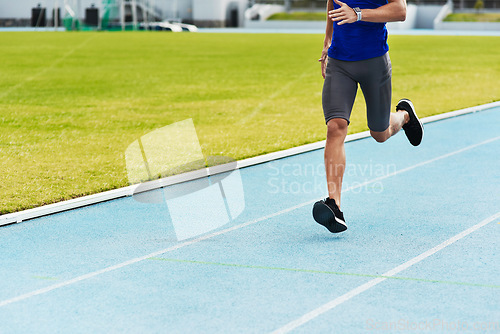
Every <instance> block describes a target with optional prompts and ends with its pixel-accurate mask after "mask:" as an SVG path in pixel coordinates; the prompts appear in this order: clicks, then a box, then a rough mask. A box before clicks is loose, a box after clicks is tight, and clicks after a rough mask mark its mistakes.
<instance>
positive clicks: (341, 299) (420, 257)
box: [272, 212, 500, 334]
mask: <svg viewBox="0 0 500 334" xmlns="http://www.w3.org/2000/svg"><path fill="white" fill-rule="evenodd" d="M497 218H500V212H497V213H496V214H494V215H493V216H491V217H488V218H486V219H485V220H483V221H481V222H480V223H478V224H476V225H474V226H472V227H470V228H468V229H467V230H465V231H463V232H461V233H459V234H457V235H455V236H454V237H451V238H450V239H448V240H446V241H444V242H443V243H441V244H439V245H437V246H436V247H434V248H431V249H429V250H428V251H426V252H424V253H422V254H420V255H418V256H416V257H414V258H413V259H411V260H409V261H407V262H405V263H403V264H401V265H399V266H397V267H395V268H393V269H391V270H389V271H388V272H386V273H385V274H382V276H384V277H377V278H374V279H372V280H370V281H368V282H367V283H365V284H362V285H360V286H358V287H357V288H354V289H352V290H351V291H349V292H347V293H345V294H343V295H342V296H339V297H337V298H335V299H333V300H332V301H330V302H328V303H326V304H324V305H321V306H320V307H318V308H316V309H314V310H312V311H311V312H308V313H306V314H304V315H303V316H302V317H300V318H298V319H296V320H293V321H291V322H289V323H288V324H286V325H285V326H283V327H281V328H279V329H277V330H275V331H273V332H272V334H282V333H288V332H290V331H292V330H294V329H296V328H297V327H299V326H302V325H303V324H305V323H306V322H309V321H311V320H313V319H314V318H316V317H318V316H320V315H321V314H323V313H325V312H328V311H330V310H331V309H333V308H335V307H337V306H339V305H340V304H342V303H344V302H346V301H348V300H350V299H351V298H353V297H355V296H357V295H359V294H361V293H363V292H365V291H366V290H368V289H371V288H373V287H374V286H376V285H377V284H379V283H382V282H383V281H385V280H386V279H388V278H390V277H392V276H394V275H396V274H398V273H399V272H401V271H403V270H405V269H408V268H410V267H411V266H413V265H414V264H417V263H419V262H420V261H422V260H425V259H426V258H428V257H429V256H431V255H433V254H435V253H437V252H439V251H440V250H442V249H444V248H446V247H448V246H449V245H451V244H453V243H454V242H456V241H458V240H460V239H462V238H464V237H465V236H467V235H469V234H471V233H472V232H474V231H477V230H478V229H480V228H481V227H483V226H485V225H487V224H489V223H491V222H492V221H494V220H495V219H497Z"/></svg>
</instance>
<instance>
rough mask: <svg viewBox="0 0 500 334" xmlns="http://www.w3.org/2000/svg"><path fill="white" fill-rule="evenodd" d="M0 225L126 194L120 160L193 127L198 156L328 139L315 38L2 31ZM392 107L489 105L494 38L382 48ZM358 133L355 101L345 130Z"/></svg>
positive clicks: (362, 122) (246, 153) (406, 39)
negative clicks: (158, 132)
mask: <svg viewBox="0 0 500 334" xmlns="http://www.w3.org/2000/svg"><path fill="white" fill-rule="evenodd" d="M0 36H1V37H0V38H1V40H2V43H1V44H0V54H1V55H2V56H1V60H2V65H1V66H0V75H1V78H2V80H1V81H0V108H1V123H0V127H1V129H0V155H1V159H0V168H1V170H2V173H1V175H0V178H1V179H0V213H2V214H4V213H8V212H12V211H16V210H21V209H26V208H31V207H35V206H39V205H43V204H47V203H52V202H56V201H60V200H65V199H69V198H74V197H77V196H82V195H86V194H91V193H96V192H100V191H104V190H109V189H113V188H117V187H122V186H127V185H128V181H127V174H126V169H125V159H124V152H125V150H126V148H127V147H128V145H129V144H130V143H132V142H133V141H134V140H136V139H137V138H139V137H140V136H142V135H144V134H146V133H148V132H150V131H152V130H154V129H157V128H159V127H162V126H165V125H168V124H171V123H173V122H176V121H180V120H184V119H186V118H192V119H193V121H194V124H195V126H196V129H197V132H198V136H199V139H200V143H201V145H202V149H203V152H204V154H205V155H226V156H231V157H234V158H236V159H243V158H247V157H252V156H256V155H260V154H263V153H268V152H272V151H277V150H282V149H286V148H290V147H293V146H297V145H302V144H306V143H311V142H315V141H319V140H323V139H324V138H325V125H324V121H323V115H322V110H321V88H322V83H323V79H322V77H321V75H320V70H319V63H318V62H317V59H318V58H319V56H320V53H321V47H322V42H323V36H321V35H292V34H289V35H288V34H255V35H254V34H189V33H184V34H171V33H156V32H126V33H121V32H116V33H105V32H98V33H97V32H94V33H92V32H89V33H41V32H33V33H27V32H26V33H19V32H13V33H10V32H9V33H7V32H3V33H0ZM390 47H391V58H392V64H393V87H394V94H393V101H394V102H396V101H397V100H398V99H399V98H401V97H409V98H411V99H412V100H413V101H414V103H415V105H416V108H417V110H418V112H419V114H420V115H421V116H428V115H433V114H438V113H443V112H447V111H451V110H456V109H460V108H464V107H469V106H474V105H478V104H483V103H487V102H492V101H496V100H499V99H500V91H499V89H498V78H499V77H500V63H499V62H498V59H500V39H499V38H498V37H438V36H392V37H391V38H390ZM365 129H366V118H365V115H364V105H363V99H362V96H359V98H358V100H357V102H356V105H355V110H354V112H353V116H352V124H351V127H350V132H351V133H353V132H359V131H363V130H365Z"/></svg>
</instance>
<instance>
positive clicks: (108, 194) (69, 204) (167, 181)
mask: <svg viewBox="0 0 500 334" xmlns="http://www.w3.org/2000/svg"><path fill="white" fill-rule="evenodd" d="M499 106H500V101H497V102H493V103H488V104H483V105H480V106H475V107H470V108H466V109H460V110H456V111H452V112H448V113H444V114H440V115H435V116H430V117H426V118H423V119H422V123H429V122H435V121H439V120H444V119H448V118H452V117H456V116H460V115H464V114H470V113H474V112H477V111H482V110H486V109H490V108H495V107H499ZM369 136H370V133H369V131H364V132H360V133H355V134H351V135H348V136H347V138H346V140H345V141H346V142H350V141H354V140H358V139H363V138H366V137H369ZM323 147H325V141H324V140H323V141H320V142H316V143H312V144H307V145H302V146H298V147H293V148H290V149H287V150H283V151H278V152H273V153H269V154H265V155H261V156H257V157H253V158H249V159H245V160H240V161H237V164H236V168H244V167H249V166H254V165H258V164H261V163H265V162H269V161H273V160H277V159H282V158H286V157H290V156H293V155H297V154H301V153H305V152H310V151H314V150H318V149H321V148H323ZM232 169H234V164H226V165H220V166H214V167H211V168H210V171H209V169H208V168H205V169H201V170H197V171H193V172H188V173H184V174H180V175H174V176H170V177H166V178H163V179H159V180H155V181H150V182H146V183H143V184H141V192H142V191H148V190H154V189H158V188H162V187H166V186H169V185H172V184H178V183H182V182H187V181H191V180H195V179H199V178H203V177H206V176H208V175H215V174H220V173H224V172H227V171H230V170H232ZM138 186H139V185H132V186H128V187H123V188H119V189H115V190H110V191H105V192H102V193H98V194H94V195H89V196H83V197H79V198H75V199H71V200H68V201H63V202H58V203H54V204H49V205H44V206H41V207H38V208H33V209H29V210H24V211H19V212H13V213H9V214H5V215H1V216H0V226H3V225H9V224H14V223H21V222H23V221H25V220H29V219H33V218H38V217H42V216H46V215H51V214H54V213H58V212H63V211H67V210H72V209H76V208H81V207H84V206H87V205H92V204H97V203H101V202H105V201H109V200H113V199H118V198H121V197H126V196H132V195H133V194H134V190H135V189H136V188H137V187H138Z"/></svg>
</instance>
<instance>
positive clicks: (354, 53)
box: [328, 0, 389, 61]
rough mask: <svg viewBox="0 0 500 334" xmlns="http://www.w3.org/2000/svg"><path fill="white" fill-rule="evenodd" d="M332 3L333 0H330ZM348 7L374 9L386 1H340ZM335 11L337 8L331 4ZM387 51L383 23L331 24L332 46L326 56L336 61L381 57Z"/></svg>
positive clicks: (385, 31)
mask: <svg viewBox="0 0 500 334" xmlns="http://www.w3.org/2000/svg"><path fill="white" fill-rule="evenodd" d="M332 1H333V0H332ZM341 1H343V2H345V3H346V4H347V5H348V6H349V7H351V8H354V7H359V8H361V9H365V8H369V9H375V8H378V7H381V6H383V5H385V4H387V0H341ZM333 4H334V7H335V9H338V8H339V5H337V4H336V3H335V2H333ZM387 51H389V45H388V44H387V28H386V26H385V23H373V22H364V21H358V22H354V23H345V24H343V25H340V26H339V25H337V22H333V34H332V44H331V45H330V48H329V49H328V56H329V57H331V58H334V59H338V60H345V61H358V60H365V59H370V58H375V57H379V56H383V55H384V54H385V53H386V52H387Z"/></svg>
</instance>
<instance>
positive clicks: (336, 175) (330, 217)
mask: <svg viewBox="0 0 500 334" xmlns="http://www.w3.org/2000/svg"><path fill="white" fill-rule="evenodd" d="M347 125H348V123H347V120H345V119H343V118H332V119H331V120H329V121H328V123H327V126H328V130H327V135H326V145H325V169H326V181H327V185H328V198H326V199H325V200H321V201H318V202H316V203H314V206H313V212H312V214H313V217H314V220H316V221H317V222H318V223H319V224H321V225H323V226H324V227H326V228H327V229H328V230H329V231H330V232H332V233H339V232H343V231H345V230H346V229H347V225H346V223H345V219H344V214H343V213H342V211H340V208H339V205H340V195H341V194H340V192H341V191H342V179H343V177H344V170H345V151H344V140H345V137H346V135H347Z"/></svg>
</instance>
